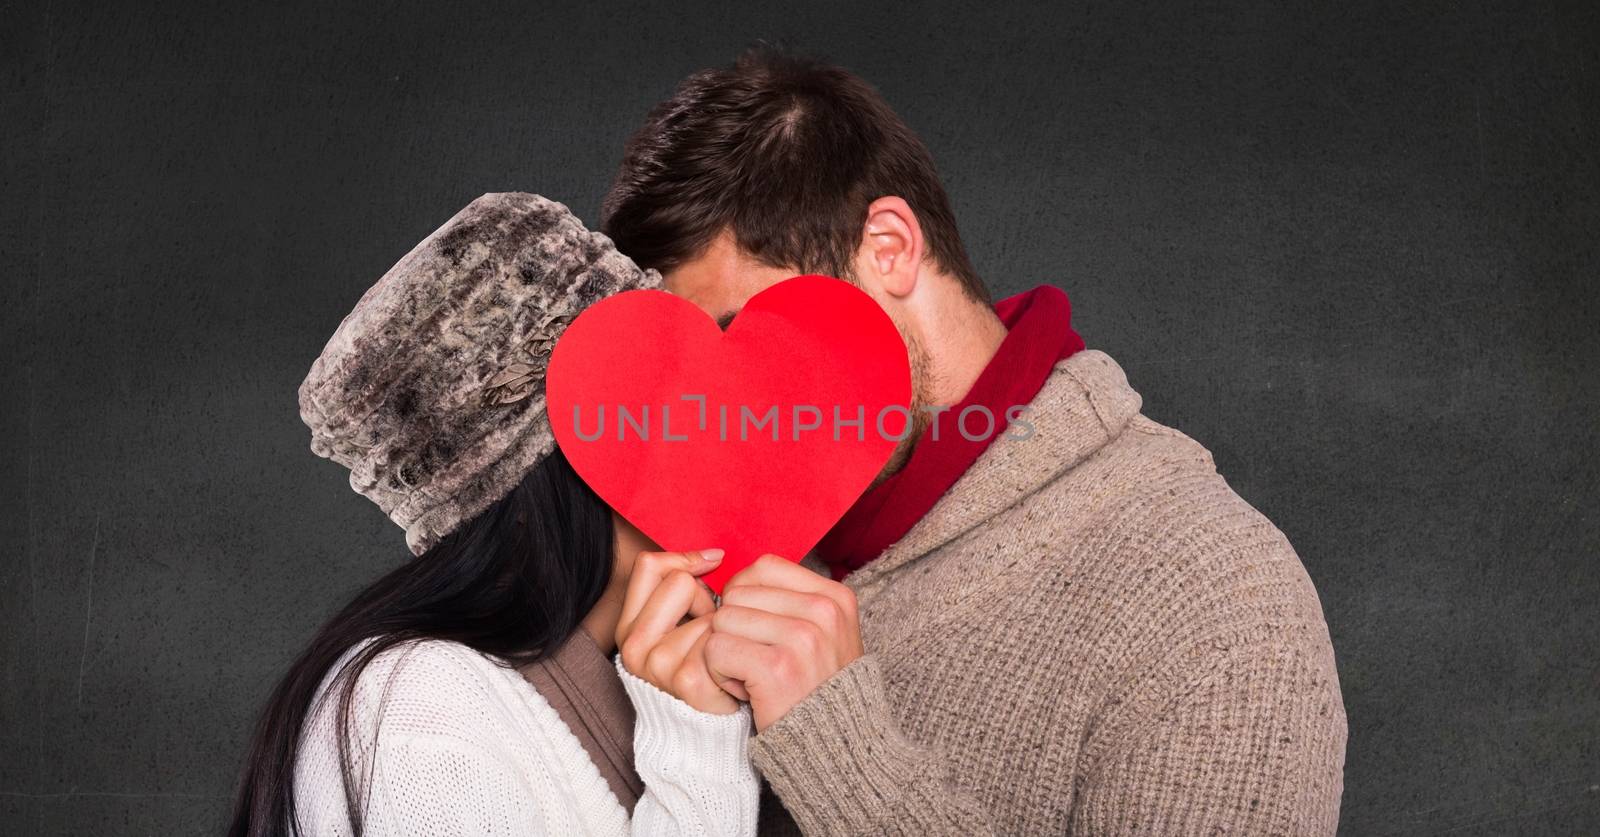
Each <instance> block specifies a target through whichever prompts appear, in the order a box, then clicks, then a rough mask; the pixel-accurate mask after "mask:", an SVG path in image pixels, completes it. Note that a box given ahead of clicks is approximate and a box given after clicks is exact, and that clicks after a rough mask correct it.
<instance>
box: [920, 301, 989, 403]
mask: <svg viewBox="0 0 1600 837" xmlns="http://www.w3.org/2000/svg"><path fill="white" fill-rule="evenodd" d="M950 322H951V326H952V327H950V328H948V329H945V330H944V331H945V332H946V333H945V334H940V335H937V340H936V341H930V342H931V345H930V346H929V348H930V349H931V351H930V355H932V356H931V357H930V358H929V360H930V361H931V362H932V364H933V369H931V370H930V371H931V372H932V373H933V375H932V378H933V384H934V386H933V392H931V393H929V394H930V396H932V398H933V401H934V403H935V404H938V405H950V404H956V403H958V402H960V401H961V399H963V398H965V397H966V395H967V393H968V392H969V391H970V390H971V389H972V385H973V384H974V383H976V382H977V380H978V376H979V375H981V374H983V370H984V369H985V368H986V367H988V365H989V361H991V360H994V356H995V352H998V351H999V350H1000V344H1001V343H1002V342H1004V341H1005V339H1006V326H1005V323H1002V322H1000V318H999V317H997V316H995V313H994V310H993V309H992V308H990V307H988V306H987V305H981V304H976V303H973V304H970V305H966V306H964V308H963V309H962V310H960V311H959V312H957V313H954V314H953V316H952V317H951V321H950Z"/></svg>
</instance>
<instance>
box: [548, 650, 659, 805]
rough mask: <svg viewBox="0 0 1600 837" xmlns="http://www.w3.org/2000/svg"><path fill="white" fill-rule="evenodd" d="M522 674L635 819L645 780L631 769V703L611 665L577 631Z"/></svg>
mask: <svg viewBox="0 0 1600 837" xmlns="http://www.w3.org/2000/svg"><path fill="white" fill-rule="evenodd" d="M521 672H522V677H523V679H525V680H527V681H528V682H529V683H532V684H533V687H534V688H535V689H538V690H539V694H541V695H543V696H544V699H545V700H546V701H549V703H550V705H551V706H553V707H555V710H556V714H557V715H560V716H561V720H562V721H563V722H565V723H566V725H567V727H568V728H570V729H571V730H572V734H573V735H575V736H577V737H578V742H579V743H581V744H582V745H583V749H584V752H587V753H588V754H589V760H590V761H592V762H594V765H595V767H597V768H599V769H600V775H601V776H604V777H605V778H606V784H608V785H610V786H611V792H612V793H614V794H616V796H617V801H618V802H621V803H622V807H623V808H624V809H625V810H627V812H628V814H629V815H630V816H631V815H632V814H633V806H634V804H635V803H637V802H638V801H639V795H640V794H642V793H644V781H643V780H642V779H640V778H639V774H638V772H636V771H635V770H634V769H633V720H634V718H633V704H632V703H631V702H629V700H628V693H627V692H626V691H625V690H624V689H623V688H622V680H621V679H620V678H619V677H617V670H616V668H615V667H614V666H613V664H612V662H611V660H610V659H608V658H607V657H606V655H605V654H604V653H602V652H601V650H600V646H599V645H597V644H595V641H594V638H593V637H591V636H589V632H588V631H586V630H584V629H583V628H579V629H578V630H576V631H573V632H572V636H571V637H569V638H568V639H567V642H566V644H565V645H563V646H561V649H560V650H559V651H557V652H556V653H555V654H554V655H552V656H550V657H546V658H545V659H543V660H540V661H539V662H537V663H533V664H532V665H529V666H525V667H523V668H522V669H521Z"/></svg>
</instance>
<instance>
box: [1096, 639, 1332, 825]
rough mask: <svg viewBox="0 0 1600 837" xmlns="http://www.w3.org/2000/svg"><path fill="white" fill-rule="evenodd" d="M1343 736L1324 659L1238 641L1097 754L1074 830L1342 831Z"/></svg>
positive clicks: (1292, 650)
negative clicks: (1148, 716)
mask: <svg viewBox="0 0 1600 837" xmlns="http://www.w3.org/2000/svg"><path fill="white" fill-rule="evenodd" d="M1345 735H1346V726H1345V713H1344V705H1343V702H1342V700H1341V698H1340V695H1339V691H1338V685H1337V683H1336V682H1334V681H1333V680H1332V679H1330V678H1329V676H1328V674H1327V669H1326V667H1325V666H1319V665H1317V664H1315V663H1314V662H1313V661H1311V660H1309V659H1307V658H1306V655H1305V652H1304V651H1302V650H1300V649H1297V648H1294V647H1292V646H1289V645H1273V644H1271V643H1270V641H1268V642H1257V643H1250V644H1246V645H1241V646H1237V647H1235V648H1232V649H1229V650H1228V651H1226V652H1223V653H1221V654H1218V655H1217V657H1215V658H1213V660H1212V662H1211V663H1210V664H1209V665H1207V666H1205V667H1204V668H1203V669H1202V670H1201V671H1200V673H1199V675H1198V676H1197V677H1196V678H1193V685H1192V687H1189V688H1186V689H1185V690H1184V691H1182V692H1181V693H1179V694H1177V695H1176V696H1175V697H1174V698H1173V699H1172V700H1171V701H1170V702H1169V703H1168V704H1167V705H1166V706H1165V707H1163V708H1162V709H1161V710H1160V711H1159V712H1158V713H1156V714H1155V717H1154V719H1153V721H1152V722H1151V723H1145V724H1140V725H1138V727H1137V730H1136V732H1132V733H1130V734H1129V735H1128V736H1127V738H1126V739H1124V740H1119V741H1116V742H1115V743H1114V744H1112V745H1111V746H1109V747H1108V748H1107V751H1106V752H1105V753H1104V755H1103V756H1102V757H1101V758H1099V759H1097V760H1096V763H1095V765H1094V766H1093V767H1092V768H1091V770H1090V772H1089V775H1088V777H1087V779H1088V781H1087V783H1086V785H1085V787H1084V788H1083V789H1082V790H1081V791H1080V793H1079V798H1078V802H1077V805H1076V806H1075V808H1074V810H1073V829H1072V831H1073V833H1075V834H1130V833H1160V834H1173V835H1183V834H1221V833H1228V834H1333V833H1334V832H1335V830H1336V828H1337V826H1338V821H1339V797H1340V794H1341V792H1342V790H1343V767H1344V758H1343V756H1344V745H1345Z"/></svg>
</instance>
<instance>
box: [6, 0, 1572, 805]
mask: <svg viewBox="0 0 1600 837" xmlns="http://www.w3.org/2000/svg"><path fill="white" fill-rule="evenodd" d="M269 5H274V4H251V5H249V6H245V5H243V4H231V5H227V6H224V7H219V8H218V9H215V10H205V9H201V8H194V9H180V8H179V7H178V6H177V5H175V4H166V5H165V6H163V7H160V8H157V7H154V6H152V7H150V8H145V9H139V8H136V7H135V5H134V4H124V3H101V4H83V3H73V2H51V3H48V4H42V5H41V4H27V5H21V4H10V3H7V4H6V6H7V8H5V9H3V10H0V11H3V14H0V19H4V20H5V21H6V23H5V24H4V26H3V27H0V107H3V109H4V110H3V114H0V137H3V139H0V160H3V163H0V165H3V168H0V174H3V178H4V182H3V194H4V198H3V210H0V212H3V216H0V230H3V233H0V251H3V252H0V255H3V259H0V265H3V271H4V282H5V285H4V298H3V301H4V305H3V310H0V321H3V323H4V332H3V337H0V356H3V357H4V363H3V366H0V376H3V377H0V389H3V391H4V411H3V413H0V438H3V439H5V444H4V447H3V450H0V457H3V459H0V462H3V469H4V470H3V474H4V479H3V480H0V503H3V507H0V543H3V544H4V550H5V551H4V562H3V564H0V628H3V644H0V736H3V738H0V832H3V833H6V834H32V833H42V834H57V833H93V834H112V833H152V834H181V833H214V832H216V831H218V830H219V828H220V826H221V823H222V821H223V817H224V815H225V811H226V808H227V804H228V803H227V796H228V794H229V793H230V788H231V786H232V783H233V779H234V775H235V771H236V769H237V767H238V760H239V756H240V751H241V747H242V742H243V740H244V735H245V731H246V728H247V724H248V723H249V720H250V718H251V716H252V714H253V713H254V711H255V710H256V708H257V707H258V705H259V703H260V701H261V700H262V699H263V698H264V696H265V694H266V691H267V689H268V688H269V685H270V683H271V682H272V681H273V678H274V677H275V676H276V675H277V674H278V673H279V672H280V671H281V670H282V668H283V666H284V665H285V664H286V661H287V660H288V658H289V655H290V654H291V651H292V650H293V649H295V648H296V647H297V646H298V645H299V644H300V643H302V642H303V641H305V640H306V639H307V637H308V636H309V634H310V631H311V630H312V629H313V627H314V625H315V624H316V623H317V622H318V621H319V620H320V619H321V618H323V617H324V616H326V615H327V614H328V613H329V611H330V608H332V607H333V606H334V604H335V603H336V602H338V601H339V600H340V599H341V598H343V597H344V596H346V595H348V594H349V593H351V592H352V591H353V590H354V589H355V588H356V586H357V585H359V584H360V583H361V582H362V581H363V580H365V579H369V578H371V577H373V576H375V575H376V574H377V573H378V572H379V571H380V570H381V569H383V568H385V567H388V566H391V565H392V564H394V563H395V562H397V561H401V560H404V557H405V556H406V554H407V553H406V552H405V549H404V546H403V544H402V539H401V535H400V532H399V530H398V529H397V528H394V527H393V526H392V525H391V524H389V523H388V522H387V521H386V520H385V519H384V518H383V517H382V516H381V515H380V514H379V513H378V511H377V510H376V508H374V507H372V506H371V505H370V504H369V503H368V502H367V501H365V500H363V499H361V498H359V497H357V496H356V495H354V494H353V493H351V492H350V491H349V489H348V488H347V487H346V485H345V483H344V478H343V474H342V472H341V471H340V470H339V469H338V468H336V467H335V466H333V465H331V464H329V463H326V462H324V461H321V460H319V459H317V458H315V457H314V456H312V455H311V454H310V452H309V451H308V449H307V440H308V436H307V432H306V430H305V428H304V427H303V426H301V424H300V422H299V419H298V418H297V416H296V413H295V397H294V395H295V387H296V385H297V384H298V382H299V381H300V378H301V377H302V375H303V374H304V372H305V371H306V369H307V367H308V366H309V364H310V362H311V359H312V358H313V357H315V356H316V354H317V353H318V351H319V350H320V348H321V346H322V344H323V342H324V341H325V340H326V338H327V337H328V335H329V334H331V333H332V331H333V328H334V326H335V325H336V324H337V323H338V321H339V319H340V318H341V317H342V316H343V315H344V313H345V312H346V311H347V310H348V309H349V308H350V306H351V305H352V304H353V303H354V302H355V300H356V298H357V296H359V294H360V292H361V291H362V290H363V289H364V288H365V287H366V286H367V285H368V284H370V283H371V282H372V281H373V280H374V279H376V278H377V277H378V276H379V275H380V274H381V273H382V272H383V271H384V270H385V269H387V268H388V267H389V265H390V264H392V263H393V262H394V261H395V260H396V259H398V258H399V257H400V256H401V255H402V254H403V253H405V252H406V250H407V249H409V248H410V246H411V245H412V244H413V243H415V242H416V241H417V240H419V239H420V238H421V237H422V236H423V235H425V234H426V233H427V232H429V231H430V230H432V229H433V228H434V227H435V226H436V225H437V224H439V223H440V222H442V221H443V220H444V219H445V218H447V217H449V216H450V215H451V214H452V213H454V212H455V211H456V210H457V209H458V208H460V207H461V206H462V205H464V204H465V203H466V202H467V201H468V200H470V199H471V198H472V197H474V196H476V195H478V194H480V193H482V192H485V191H493V190H506V189H523V190H530V191H537V192H541V193H544V194H547V195H551V196H554V197H557V198H559V199H562V200H564V201H566V202H567V203H569V205H571V206H572V207H573V208H574V210H575V211H577V212H578V214H579V215H580V216H581V217H583V218H584V219H585V220H587V221H589V222H591V223H593V222H595V221H596V220H597V218H596V213H597V210H598V206H599V200H600V196H601V194H602V193H603V191H604V188H605V186H606V185H607V182H608V180H609V178H610V176H611V173H612V171H613V167H614V166H615V164H616V162H617V160H618V159H619V156H620V148H621V143H622V141H623V139H624V137H625V136H626V135H627V134H628V133H629V132H630V130H631V129H632V128H633V127H635V126H636V125H637V124H638V122H639V120H640V119H641V117H642V116H643V114H644V112H645V110H646V109H647V108H648V106H649V105H650V104H651V103H653V102H655V101H656V100H658V99H660V98H662V97H664V96H665V95H667V94H668V92H669V91H670V89H671V87H672V86H673V84H674V83H675V82H676V81H677V80H678V79H679V78H681V77H682V76H683V75H685V74H687V73H688V72H690V71H692V70H695V69H698V68H700V67H703V66H708V65H712V64H720V63H723V62H725V61H727V60H729V59H730V58H731V57H732V56H733V54H734V53H735V52H736V51H737V49H738V48H739V47H740V46H742V45H743V44H745V43H746V42H748V41H750V40H751V39H754V38H757V37H767V38H789V39H791V40H792V42H793V43H795V44H797V45H798V46H801V47H804V48H809V49H811V50H813V51H817V52H822V53H824V54H826V55H828V56H831V57H832V58H834V59H835V60H837V61H838V62H840V63H842V64H844V65H845V66H847V67H850V68H852V69H854V70H856V71H858V72H860V73H861V74H863V75H864V76H865V77H866V78H868V79H869V80H871V81H872V82H873V83H875V84H877V85H878V86H879V87H880V89H881V90H883V92H884V93H885V94H886V95H887V97H888V98H889V100H890V101H891V102H892V103H893V104H894V105H895V106H896V107H897V108H898V109H899V110H900V112H901V113H902V114H903V115H904V116H905V118H906V119H907V121H909V122H910V124H911V125H912V126H913V127H914V128H916V129H917V130H918V131H920V132H921V134H922V136H923V137H924V138H925V140H926V141H927V143H928V144H929V146H930V147H931V148H932V150H933V153H934V156H935V158H936V159H937V160H938V162H939V164H940V166H941V168H942V170H943V173H944V176H945V179H946V182H947V183H948V186H949V188H950V191H951V193H952V196H953V198H954V201H955V204H956V209H957V213H958V215H959V218H960V219H961V222H962V224H963V228H964V231H965V235H966V239H967V242H968V247H969V249H970V250H971V252H972V254H973V257H974V259H975V261H976V263H977V265H978V267H979V268H980V270H981V271H982V273H983V274H984V275H985V276H986V277H987V278H988V279H989V281H990V283H991V284H992V286H993V287H994V288H995V289H996V290H997V291H999V292H1001V293H1010V292H1015V291H1018V290H1021V289H1024V288H1026V287H1028V286H1030V285H1032V284H1035V283H1041V282H1053V283H1058V284H1059V285H1061V286H1062V287H1063V288H1065V289H1067V291H1068V292H1069V293H1070V294H1071V296H1072V299H1073V302H1074V305H1075V308H1076V315H1077V316H1076V322H1077V325H1078V327H1079V329H1080V331H1081V332H1082V333H1083V334H1084V335H1085V337H1086V339H1087V340H1088V342H1089V345H1091V346H1093V347H1096V348H1100V349H1104V350H1106V351H1107V352H1109V353H1110V354H1111V355H1112V356H1113V357H1114V358H1116V359H1117V360H1118V361H1119V362H1121V363H1122V364H1123V366H1124V367H1125V369H1126V370H1127V372H1128V374H1129V377H1130V378H1131V380H1132V382H1133V384H1134V386H1135V387H1136V388H1137V389H1139V390H1140V391H1141V392H1142V393H1143V395H1144V398H1145V404H1146V412H1147V413H1148V414H1150V415H1151V416H1152V417H1154V418H1156V419H1157V420H1160V421H1163V422H1166V423H1168V424H1172V425H1175V426H1176V427H1178V428H1180V429H1182V430H1184V431H1185V432H1187V433H1189V434H1190V435H1192V436H1194V437H1196V438H1197V439H1199V440H1200V441H1201V442H1202V443H1204V444H1206V445H1208V446H1210V447H1211V449H1212V451H1213V452H1214V453H1215V455H1216V459H1217V462H1218V465H1219V467H1220V469H1221V470H1222V472H1223V474H1224V475H1225V476H1227V477H1228V478H1229V480H1230V481H1231V482H1232V483H1233V485H1234V486H1235V487H1236V488H1237V490H1238V491H1239V492H1240V493H1241V494H1242V495H1243V496H1244V497H1245V498H1246V499H1248V500H1249V501H1250V502H1252V503H1253V504H1255V505H1256V506H1258V507H1259V508H1261V509H1262V510H1263V511H1265V512H1266V513H1267V514H1268V515H1269V516H1270V517H1271V518H1272V519H1273V520H1274V521H1276V522H1277V523H1278V524H1279V526H1281V527H1282V528H1283V530H1284V531H1285V532H1286V533H1287V534H1288V535H1289V537H1290V539H1291V540H1292V541H1293V542H1294V544H1295V545H1296V547H1297V548H1298V549H1299V551H1300V553H1301V555H1302V556H1303V558H1304V561H1305V564H1306V566H1307V568H1308V569H1309V570H1310V573H1311V575H1312V577H1313V578H1314V579H1315V581H1316V583H1317V585H1318V588H1319V590H1320V591H1321V595H1322V601H1323V604H1324V607H1325V609H1326V612H1327V615H1328V622H1329V624H1330V626H1331V629H1332V633H1333V638H1334V644H1335V647H1336V649H1337V652H1338V658H1339V664H1340V672H1341V678H1342V681H1343V685H1344V690H1345V697H1346V702H1347V706H1348V709H1349V714H1350V733H1351V737H1350V747H1349V756H1348V760H1347V764H1346V793H1345V799H1344V818H1343V827H1344V830H1345V831H1346V832H1348V833H1350V834H1384V833H1407V834H1421V833H1452V834H1498V833H1527V832H1550V833H1584V832H1587V833H1595V832H1596V830H1597V829H1600V615H1597V611H1600V608H1597V605H1596V601H1597V597H1600V569H1597V566H1596V557H1597V552H1600V548H1597V547H1600V518H1597V514H1596V508H1595V505H1596V495H1597V491H1596V489H1597V473H1600V455H1597V452H1596V451H1597V446H1596V443H1597V441H1600V429H1597V422H1596V418H1595V415H1596V408H1597V407H1600V374H1597V372H1596V368H1595V366H1596V362H1597V361H1600V337H1597V334H1600V328H1597V314H1600V291H1597V290H1596V284H1595V283H1596V279H1597V271H1596V268H1597V252H1596V234H1597V233H1600V197H1597V194H1600V189H1597V183H1600V177H1597V175H1600V172H1597V169H1600V125H1597V103H1600V83H1597V73H1600V53H1597V47H1596V43H1597V41H1600V24H1597V16H1596V12H1595V11H1594V10H1593V9H1594V5H1593V4H1592V3H1574V4H1571V5H1570V6H1568V7H1558V6H1557V5H1554V4H1551V3H1547V2H1527V3H1503V4H1476V3H1455V2H1452V3H1410V4H1394V5H1393V6H1391V4H1386V3H1366V2H1355V3H1337V4H1321V3H1319V4H1315V5H1313V4H1299V3H1282V2H1265V1H1264V0H1262V1H1260V2H1237V3H1217V2H1199V3H1193V4H1174V3H1161V2H1135V3H1126V4H1104V3H1083V2H1070V3H1055V4H1050V5H1049V6H1045V7H1040V8H1038V9H1035V10H1032V11H1022V10H1017V9H1014V8H1013V7H1012V6H1010V5H1008V4H1004V3H986V4H971V5H968V4H944V5H939V6H932V7H926V6H925V7H910V6H896V5H892V4H887V3H864V4H863V3H815V4H802V5H797V6H796V7H795V8H792V9H789V10H782V11H780V10H777V9H773V10H766V11H762V10H754V9H751V8H750V7H749V4H745V3H702V4H699V5H697V6H696V7H694V8H693V9H689V10H683V9H677V8H668V6H669V5H670V4H662V5H661V7H659V8H654V9H631V10H630V9H626V8H623V7H612V6H609V5H608V4H602V3H593V2H586V3H582V4H573V7H571V8H559V7H556V6H546V5H536V4H531V3H507V4H504V5H503V6H502V7H500V8H498V9H489V8H480V7H468V6H467V5H465V4H451V3H429V4H422V5H420V6H419V7H417V8H403V7H401V6H400V5H397V4H384V5H381V6H378V5H374V6H371V7H369V8H365V9H348V10H343V11H335V10H329V9H324V8H321V7H320V5H309V6H306V7H304V8H301V9H298V10H294V9H288V8H283V7H279V8H277V9H269V8H267V6H269ZM1401 6H1403V8H1401Z"/></svg>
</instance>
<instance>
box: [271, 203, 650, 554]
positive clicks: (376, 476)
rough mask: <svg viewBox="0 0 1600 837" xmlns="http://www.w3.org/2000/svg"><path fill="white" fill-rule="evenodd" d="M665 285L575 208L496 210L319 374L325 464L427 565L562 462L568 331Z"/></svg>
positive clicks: (461, 224)
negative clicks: (555, 390)
mask: <svg viewBox="0 0 1600 837" xmlns="http://www.w3.org/2000/svg"><path fill="white" fill-rule="evenodd" d="M660 285H661V274H659V273H657V272H656V271H655V270H647V269H642V268H640V267H639V266H638V265H636V264H634V263H633V261H631V260H630V259H628V258H627V257H626V256H624V255H622V254H621V253H620V252H618V251H617V249H616V247H615V246H613V245H612V243H611V240H610V239H609V238H606V237H605V236H604V235H601V234H600V233H596V232H591V231H589V230H587V229H585V228H584V226H583V224H582V223H581V222H580V221H579V220H578V219H577V218H576V217H574V216H573V215H572V213H571V212H570V211H568V209H567V207H566V206H564V205H562V204H560V203H557V202H555V201H552V200H549V199H546V198H543V197H540V196H539V195H530V194H525V193H519V192H508V193H504V194H488V195H484V196H483V197H481V198H478V199H477V200H475V201H473V202H472V203H470V204H468V205H467V207H466V208H465V209H463V210H461V211H460V212H458V213H456V216H455V217H454V218H451V219H450V220H449V221H448V222H446V223H445V225H444V226H442V227H440V228H439V229H437V230H435V231H434V233H433V234H432V235H430V236H428V237H427V238H426V239H424V240H423V241H422V243H421V244H418V245H417V246H416V247H415V248H413V249H412V251H411V252H410V253H407V254H406V256H405V258H403V259H401V260H400V261H399V263H397V264H396V265H395V266H394V267H392V268H390V269H389V272H388V273H385V274H384V275H383V278H381V279H379V280H378V282H377V284H375V285H373V286H372V287H371V288H370V289H368V290H367V292H366V293H365V294H364V295H363V296H362V297H361V300H360V301H359V302H357V303H356V307H355V310H353V311H351V312H350V313H349V315H347V316H346V317H345V318H344V321H343V322H341V323H340V324H339V328H338V330H336V331H335V332H334V334H333V337H332V338H331V339H330V340H329V341H328V345H327V346H326V347H325V348H324V349H323V350H322V355H321V356H320V357H318V358H317V359H316V362H314V363H313V364H312V365H311V371H310V373H309V374H307V375H306V379H305V381H304V382H302V383H301V384H300V417H301V418H302V419H303V420H304V421H305V423H306V425H307V426H308V427H310V428H311V450H312V451H313V452H314V453H316V454H317V455H318V456H324V457H327V458H328V459H331V460H333V461H335V462H337V463H339V464H340V465H344V466H345V467H347V468H349V469H350V487H351V488H354V489H355V490H356V491H357V492H359V493H361V494H364V495H366V496H367V497H368V498H370V499H371V500H372V501H373V502H375V503H377V504H378V507H379V508H381V509H383V511H384V513H386V514H388V515H389V517H390V519H392V520H393V521H394V522H395V523H398V524H400V526H401V527H402V528H403V529H405V531H406V544H407V545H408V546H409V547H410V548H411V551H412V552H413V553H414V554H417V555H421V554H422V553H424V552H426V551H427V550H428V549H429V548H431V547H432V546H433V545H434V544H436V543H438V541H439V539H440V538H442V537H444V536H445V535H447V534H449V533H450V532H451V531H453V530H454V529H456V528H457V527H458V526H460V525H461V524H462V523H463V522H465V521H467V520H471V519H472V518H473V517H475V516H477V515H478V514H480V513H481V512H483V511H484V510H486V509H487V508H489V506H491V505H493V504H494V503H495V502H496V501H498V500H500V499H501V498H503V497H505V496H506V495H507V494H509V493H510V492H511V489H512V488H514V487H515V486H516V484H517V483H518V482H520V481H521V480H522V478H523V476H525V475H526V474H527V473H528V471H529V470H531V469H532V468H533V467H534V466H535V465H536V464H538V462H539V460H540V459H541V458H542V457H544V456H545V455H547V454H549V452H550V451H551V450H552V449H553V448H554V447H555V439H554V436H553V435H552V434H551V431H550V423H549V420H548V418H547V416H546V415H545V399H544V370H545V364H546V363H547V362H548V361H549V359H550V351H551V349H552V347H554V345H555V341H556V338H558V337H560V336H561V333H562V331H563V330H565V329H566V326H567V324H568V323H570V322H571V321H572V319H573V318H574V317H576V316H577V315H578V313H579V312H581V311H582V310H583V309H584V308H586V307H588V306H589V305H592V304H593V303H595V302H596V301H598V300H600V299H602V298H604V297H607V296H610V295H612V294H615V293H619V292H622V291H627V290H633V289H637V288H657V287H660Z"/></svg>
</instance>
